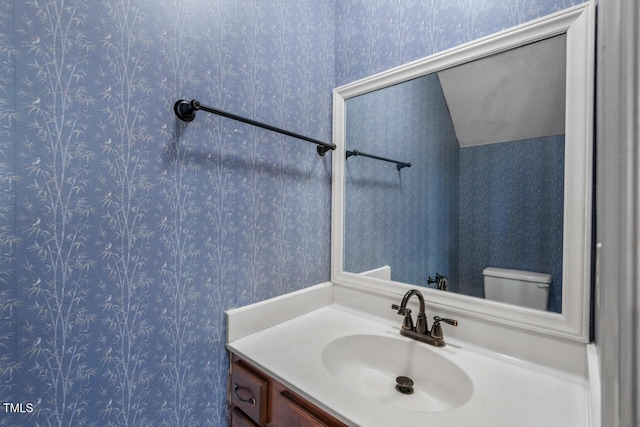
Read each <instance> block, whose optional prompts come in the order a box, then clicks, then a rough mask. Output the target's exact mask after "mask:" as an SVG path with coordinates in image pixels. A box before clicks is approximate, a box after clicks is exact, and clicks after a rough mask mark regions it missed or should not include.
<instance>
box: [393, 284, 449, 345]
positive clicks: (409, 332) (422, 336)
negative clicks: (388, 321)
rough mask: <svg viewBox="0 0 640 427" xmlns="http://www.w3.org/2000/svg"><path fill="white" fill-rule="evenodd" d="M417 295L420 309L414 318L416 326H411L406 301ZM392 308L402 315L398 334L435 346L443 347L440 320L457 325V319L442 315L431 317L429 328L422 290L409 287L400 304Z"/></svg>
mask: <svg viewBox="0 0 640 427" xmlns="http://www.w3.org/2000/svg"><path fill="white" fill-rule="evenodd" d="M414 295H415V296H417V297H418V301H419V302H420V311H419V313H418V318H417V320H416V326H415V327H414V326H413V319H412V318H411V310H410V309H408V308H407V303H408V302H409V299H410V298H411V297H412V296H414ZM391 308H392V309H394V310H398V314H400V315H402V316H404V318H403V320H402V327H401V328H400V335H403V336H405V337H409V338H412V339H414V340H418V341H421V342H425V343H427V344H431V345H434V346H436V347H444V346H445V345H446V344H445V342H444V336H443V334H442V326H440V322H445V323H448V324H449V325H452V326H458V321H457V320H454V319H443V318H442V317H438V316H435V317H434V318H433V325H432V326H431V330H429V327H428V326H427V315H426V314H425V310H424V297H423V296H422V292H420V291H419V290H417V289H411V290H410V291H409V292H407V293H406V294H404V297H403V298H402V302H401V303H400V305H398V304H393V305H392V306H391Z"/></svg>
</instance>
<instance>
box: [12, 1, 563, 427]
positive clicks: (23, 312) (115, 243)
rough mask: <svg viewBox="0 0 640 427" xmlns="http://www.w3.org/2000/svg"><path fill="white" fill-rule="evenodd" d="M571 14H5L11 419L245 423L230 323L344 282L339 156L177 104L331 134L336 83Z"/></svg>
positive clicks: (95, 4) (181, 5)
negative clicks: (227, 317) (333, 277)
mask: <svg viewBox="0 0 640 427" xmlns="http://www.w3.org/2000/svg"><path fill="white" fill-rule="evenodd" d="M573 3H574V1H572V0H491V1H490V0H483V1H477V0H456V1H451V0H447V1H444V0H430V1H424V0H420V1H418V0H411V1H409V0H403V1H399V0H353V1H346V0H327V1H315V0H296V1H293V0H191V1H188V2H185V1H178V0H101V1H89V0H74V1H62V0H29V1H16V0H7V1H3V2H0V61H2V68H1V69H0V116H1V117H2V119H3V120H2V123H3V124H2V126H0V134H1V135H0V321H1V322H2V331H3V334H2V335H1V336H0V394H1V395H2V397H3V399H4V400H5V401H11V402H16V403H27V402H29V403H32V404H33V405H34V406H33V408H34V410H33V412H31V413H27V414H10V413H6V412H5V413H0V425H7V426H21V425H23V426H31V425H41V426H52V425H56V426H71V425H85V426H110V425H119V426H128V425H131V426H133V425H135V426H146V425H154V426H156V425H172V426H177V425H182V426H186V425H189V426H198V425H211V426H219V425H225V423H226V418H227V413H226V409H225V403H224V398H225V397H224V396H225V387H226V376H225V374H226V369H227V356H226V354H225V351H224V340H225V330H224V319H223V311H224V310H225V309H226V308H229V307H236V306H240V305H243V304H247V303H250V302H254V301H258V300H261V299H265V298H268V297H271V296H274V295H279V294H281V293H283V292H288V291H291V290H295V289H298V288H301V287H305V286H307V285H310V284H314V283H318V282H321V281H324V280H327V279H328V278H329V259H330V258H329V250H330V249H329V248H330V242H329V231H330V178H331V171H330V159H331V156H330V155H329V156H327V157H326V158H319V157H318V156H317V155H316V154H315V150H314V148H313V146H309V144H307V143H303V142H300V141H294V140H291V139H290V138H287V137H281V136H277V135H274V134H271V133H269V132H267V131H263V130H259V129H254V128H251V127H248V126H246V125H242V124H238V123H235V122H232V121H230V120H228V119H223V118H219V117H215V116H212V115H207V114H205V113H199V115H198V118H197V119H196V121H194V122H192V123H190V124H183V123H181V122H177V121H176V119H175V118H174V115H173V112H172V105H173V102H175V100H176V99H178V98H198V99H200V100H201V101H202V102H203V103H205V104H208V105H211V106H215V107H220V108H223V109H226V110H229V111H232V112H235V113H238V114H243V115H247V116H250V117H253V118H255V119H257V120H261V121H265V122H268V123H273V124H275V125H278V126H282V127H285V128H288V129H291V130H293V131H298V132H300V133H303V134H307V135H310V136H312V137H316V138H318V139H321V140H329V139H330V136H331V129H330V126H331V96H330V93H331V89H332V88H333V87H334V86H337V85H339V84H343V83H346V82H349V81H351V80H354V79H356V78H360V77H364V76H366V75H369V74H371V73H373V72H377V71H381V70H384V69H387V68H390V67H392V66H396V65H399V64H401V63H404V62H406V61H407V60H412V59H416V58H419V57H422V56H424V55H427V54H429V53H433V52H435V51H439V50H442V49H444V48H448V47H451V46H454V45H456V44H458V43H460V42H462V41H468V40H471V39H472V38H475V37H477V36H479V35H484V34H488V33H491V32H493V31H496V30H498V29H502V28H505V27H508V26H510V25H512V24H515V23H520V22H524V21H527V20H529V19H533V18H535V17H538V16H542V15H544V14H546V13H549V12H551V11H554V10H558V9H562V8H564V7H567V6H570V5H571V4H573ZM359 160H361V159H359Z"/></svg>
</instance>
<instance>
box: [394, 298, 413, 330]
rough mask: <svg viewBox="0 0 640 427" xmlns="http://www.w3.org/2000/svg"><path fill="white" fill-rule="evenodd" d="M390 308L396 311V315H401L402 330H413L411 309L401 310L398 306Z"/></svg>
mask: <svg viewBox="0 0 640 427" xmlns="http://www.w3.org/2000/svg"><path fill="white" fill-rule="evenodd" d="M391 308H392V309H394V310H398V314H400V315H403V316H404V318H403V319H402V329H409V330H412V329H413V319H412V318H411V309H410V308H402V307H400V306H399V305H398V304H392V305H391Z"/></svg>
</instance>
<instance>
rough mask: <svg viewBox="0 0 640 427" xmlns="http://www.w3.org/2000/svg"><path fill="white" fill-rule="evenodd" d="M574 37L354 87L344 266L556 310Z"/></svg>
mask: <svg viewBox="0 0 640 427" xmlns="http://www.w3.org/2000/svg"><path fill="white" fill-rule="evenodd" d="M565 52H566V36H565V35H560V36H555V37H551V38H548V39H545V40H542V41H538V42H535V43H531V44H529V45H526V46H521V47H518V48H515V49H511V50H507V51H504V52H501V53H499V54H495V55H492V56H490V57H486V58H481V59H478V60H475V61H472V62H468V63H465V64H462V65H458V66H456V67H453V68H450V69H446V70H442V71H439V72H437V73H433V74H429V75H425V76H422V77H418V78H415V79H413V80H409V81H406V82H403V83H400V84H397V85H394V86H389V87H386V88H383V89H380V90H377V91H374V92H370V93H366V94H364V95H360V96H357V97H354V98H350V99H348V100H347V101H346V103H345V110H346V129H345V134H346V143H345V148H346V151H353V150H356V151H358V152H364V153H369V154H372V155H375V156H379V157H383V158H385V159H392V160H394V161H396V162H401V163H410V164H411V166H410V167H404V168H401V169H399V168H398V167H397V163H392V162H387V161H384V160H380V159H375V158H369V157H364V156H349V158H348V160H347V161H346V167H345V194H344V196H345V200H344V260H343V261H344V270H345V271H348V272H353V273H362V274H368V275H372V276H376V277H379V278H385V279H390V280H394V281H398V282H404V283H408V284H412V285H419V286H429V287H433V288H437V289H441V290H443V291H450V292H458V293H462V294H465V295H470V296H475V297H480V298H488V299H493V300H497V301H502V302H507V303H512V304H518V305H522V306H527V307H531V308H536V309H543V310H549V311H553V312H560V311H561V307H562V268H563V266H562V256H563V251H562V236H563V212H564V203H563V202H564V200H563V199H564V172H565V171H564V165H565V155H564V149H565V144H564V127H565V84H566V81H565V80H566V77H565V74H566V73H565V70H566V53H565Z"/></svg>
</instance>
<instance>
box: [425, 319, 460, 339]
mask: <svg viewBox="0 0 640 427" xmlns="http://www.w3.org/2000/svg"><path fill="white" fill-rule="evenodd" d="M440 322H444V323H448V324H449V325H451V326H458V321H457V320H454V319H445V318H442V317H440V316H433V324H432V325H431V333H430V335H431V336H432V337H433V338H435V339H437V340H441V341H442V342H443V343H444V340H443V338H444V335H443V334H442V326H440ZM443 345H444V344H443Z"/></svg>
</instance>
